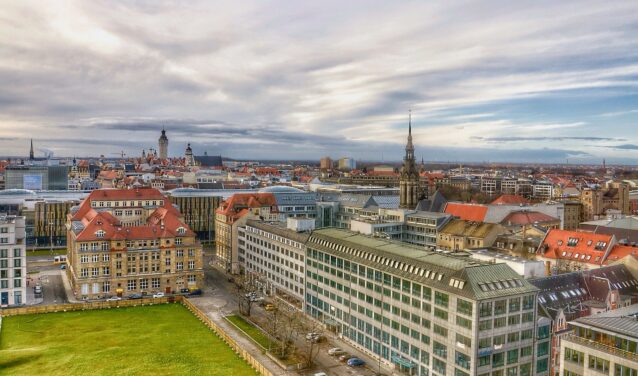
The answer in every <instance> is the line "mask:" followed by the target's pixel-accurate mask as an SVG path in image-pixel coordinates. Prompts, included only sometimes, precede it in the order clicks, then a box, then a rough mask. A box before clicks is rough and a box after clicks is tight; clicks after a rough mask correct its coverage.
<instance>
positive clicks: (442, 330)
mask: <svg viewBox="0 0 638 376" xmlns="http://www.w3.org/2000/svg"><path fill="white" fill-rule="evenodd" d="M432 330H433V331H434V333H435V334H438V335H440V336H442V337H447V329H446V328H444V327H442V326H439V325H436V324H434V328H433V329H432Z"/></svg>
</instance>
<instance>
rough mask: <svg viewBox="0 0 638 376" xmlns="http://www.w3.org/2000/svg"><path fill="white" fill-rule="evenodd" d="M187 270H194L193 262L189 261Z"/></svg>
mask: <svg viewBox="0 0 638 376" xmlns="http://www.w3.org/2000/svg"><path fill="white" fill-rule="evenodd" d="M188 269H190V270H193V269H195V261H189V262H188Z"/></svg>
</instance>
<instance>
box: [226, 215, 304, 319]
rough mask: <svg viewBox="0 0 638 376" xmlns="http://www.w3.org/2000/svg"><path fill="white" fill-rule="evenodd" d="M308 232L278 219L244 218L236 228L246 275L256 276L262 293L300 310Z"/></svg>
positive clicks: (239, 253) (292, 223) (293, 223)
mask: <svg viewBox="0 0 638 376" xmlns="http://www.w3.org/2000/svg"><path fill="white" fill-rule="evenodd" d="M297 222H298V221H297V220H293V221H290V222H289V223H290V224H291V225H295V224H298V223H297ZM311 229H312V228H309V230H311ZM309 236H310V233H309V232H301V231H295V230H293V229H290V228H287V227H285V226H284V225H283V224H281V223H275V222H273V223H266V222H260V221H256V220H252V219H249V220H248V221H247V222H246V227H240V228H238V244H239V247H238V255H239V260H243V265H242V267H243V268H244V270H245V272H246V275H249V276H251V275H252V276H254V277H255V278H258V279H259V282H260V283H261V284H262V289H263V291H264V292H265V293H266V294H268V295H271V296H276V297H279V298H281V299H282V300H283V301H285V302H287V303H289V304H291V305H293V306H295V307H296V308H297V309H300V310H301V309H303V300H304V280H305V261H306V241H307V240H308V237H309ZM240 262H241V261H240Z"/></svg>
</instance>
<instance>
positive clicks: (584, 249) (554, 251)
mask: <svg viewBox="0 0 638 376" xmlns="http://www.w3.org/2000/svg"><path fill="white" fill-rule="evenodd" d="M614 242H615V238H614V236H613V235H605V234H594V233H592V232H584V231H570V230H557V229H552V230H549V231H548V232H547V235H546V236H545V239H543V243H542V244H541V247H540V250H541V252H542V253H543V256H544V257H546V258H550V259H561V260H570V261H575V262H581V263H588V264H596V265H600V264H601V263H602V262H603V261H604V258H605V254H606V253H607V251H608V250H609V248H610V247H611V246H612V243H614ZM597 247H598V248H597Z"/></svg>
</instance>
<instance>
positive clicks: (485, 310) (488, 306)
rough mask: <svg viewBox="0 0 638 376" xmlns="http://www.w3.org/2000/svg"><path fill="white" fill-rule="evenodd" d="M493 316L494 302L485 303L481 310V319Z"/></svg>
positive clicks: (482, 304)
mask: <svg viewBox="0 0 638 376" xmlns="http://www.w3.org/2000/svg"><path fill="white" fill-rule="evenodd" d="M488 316H492V302H483V303H481V305H480V308H479V317H488Z"/></svg>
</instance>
